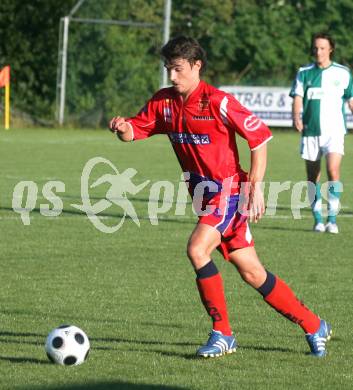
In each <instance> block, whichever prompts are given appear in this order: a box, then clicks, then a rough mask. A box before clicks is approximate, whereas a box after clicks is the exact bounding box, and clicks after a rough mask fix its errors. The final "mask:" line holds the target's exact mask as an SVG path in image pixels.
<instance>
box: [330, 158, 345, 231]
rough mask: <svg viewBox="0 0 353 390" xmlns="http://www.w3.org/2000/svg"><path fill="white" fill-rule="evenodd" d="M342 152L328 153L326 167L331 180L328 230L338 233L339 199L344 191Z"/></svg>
mask: <svg viewBox="0 0 353 390" xmlns="http://www.w3.org/2000/svg"><path fill="white" fill-rule="evenodd" d="M341 161H342V154H339V153H328V154H327V155H326V169H327V177H328V180H329V186H328V194H327V195H328V198H327V199H328V217H327V225H326V231H328V232H329V233H338V227H337V223H336V216H337V214H338V211H339V201H340V196H341V193H342V183H341V182H340V167H341Z"/></svg>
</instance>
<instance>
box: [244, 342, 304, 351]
mask: <svg viewBox="0 0 353 390" xmlns="http://www.w3.org/2000/svg"><path fill="white" fill-rule="evenodd" d="M239 349H247V350H251V351H262V352H290V353H297V351H296V350H294V349H291V348H282V347H260V346H258V345H243V344H242V345H240V346H239Z"/></svg>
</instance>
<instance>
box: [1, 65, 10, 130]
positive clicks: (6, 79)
mask: <svg viewBox="0 0 353 390" xmlns="http://www.w3.org/2000/svg"><path fill="white" fill-rule="evenodd" d="M1 87H5V129H6V130H9V128H10V66H9V65H7V66H4V67H3V68H2V69H1V71H0V88H1Z"/></svg>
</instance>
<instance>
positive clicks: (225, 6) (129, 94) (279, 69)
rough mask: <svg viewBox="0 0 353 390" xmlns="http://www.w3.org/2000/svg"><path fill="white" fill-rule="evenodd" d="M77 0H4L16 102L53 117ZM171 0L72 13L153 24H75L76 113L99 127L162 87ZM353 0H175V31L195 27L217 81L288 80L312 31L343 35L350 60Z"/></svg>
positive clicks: (341, 51) (72, 90)
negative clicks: (65, 26)
mask: <svg viewBox="0 0 353 390" xmlns="http://www.w3.org/2000/svg"><path fill="white" fill-rule="evenodd" d="M76 3H77V0H60V1H57V0H1V2H0V67H2V66H4V65H7V64H9V65H11V70H12V83H11V86H12V106H13V107H15V108H16V109H18V110H20V111H23V112H26V113H28V114H29V115H31V116H32V117H33V118H43V119H49V120H53V119H54V113H55V109H56V82H57V80H56V77H57V66H58V42H59V21H60V18H61V17H63V16H65V15H67V14H68V13H69V12H70V10H71V9H72V7H73V6H74V5H75V4H76ZM163 9H164V0H119V1H111V0H101V1H99V2H97V1H92V0H86V2H84V3H83V5H82V7H81V8H80V9H79V10H78V12H77V14H76V15H75V17H80V18H91V19H92V18H97V19H112V20H131V21H139V22H148V23H153V24H155V27H152V28H133V27H122V26H107V25H97V24H83V23H73V22H72V23H70V34H69V46H68V73H67V99H66V100H67V106H66V114H67V117H68V118H69V121H72V122H73V123H78V124H82V125H88V126H102V125H105V124H106V122H107V120H108V119H109V118H110V117H111V116H112V115H114V114H115V113H117V112H119V113H122V114H123V115H128V114H131V113H135V112H136V111H137V110H138V109H139V108H140V107H141V105H142V104H143V102H144V101H145V100H146V99H147V98H148V97H149V96H150V95H151V94H152V93H153V91H155V90H156V89H158V87H159V81H160V61H159V50H160V47H161V45H162V24H163ZM352 16H353V1H351V0H296V1H295V0H223V1H219V0H173V3H172V21H171V36H176V35H180V34H184V35H190V36H192V37H195V38H196V39H198V40H199V42H200V43H201V45H202V46H203V47H204V48H205V49H206V51H207V55H208V69H207V72H206V74H205V79H206V80H207V81H209V82H211V83H213V84H215V85H225V84H227V85H233V84H239V85H282V86H285V85H290V83H291V81H292V79H293V77H294V75H295V73H296V70H297V69H298V67H299V66H300V65H303V64H306V63H309V62H310V61H311V57H310V38H311V35H312V34H313V33H314V32H317V31H327V32H330V33H331V34H332V35H333V37H334V38H335V40H336V44H337V48H336V53H335V58H334V59H335V60H336V61H337V62H340V63H343V64H345V65H347V66H352V65H353V43H352V42H351V38H350V36H351V20H352Z"/></svg>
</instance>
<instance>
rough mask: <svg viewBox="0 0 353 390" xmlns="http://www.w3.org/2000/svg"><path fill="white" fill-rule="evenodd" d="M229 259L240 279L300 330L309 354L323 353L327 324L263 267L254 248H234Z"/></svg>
mask: <svg viewBox="0 0 353 390" xmlns="http://www.w3.org/2000/svg"><path fill="white" fill-rule="evenodd" d="M229 260H230V262H231V263H233V264H234V265H235V266H236V268H237V270H238V271H239V273H240V275H241V277H242V278H243V280H244V281H245V282H246V283H248V284H249V285H250V286H252V287H254V288H255V289H256V290H257V291H258V292H259V293H260V294H261V295H262V296H263V298H264V300H265V302H267V303H268V304H269V305H270V306H272V307H273V308H274V309H275V310H276V311H277V312H279V313H280V314H282V315H283V316H284V317H286V318H288V319H289V320H290V321H292V322H294V323H296V324H298V325H299V326H300V327H301V328H302V329H303V330H304V332H305V333H306V334H307V340H308V343H309V345H310V348H311V350H312V352H313V354H314V355H315V356H324V354H325V342H326V340H327V339H329V337H330V335H331V327H330V326H329V325H328V324H327V323H326V322H325V321H323V320H321V321H320V318H319V317H318V316H317V315H316V314H314V313H313V312H312V311H311V310H309V309H308V308H307V307H306V306H305V305H304V304H303V302H301V301H300V300H299V299H298V298H297V297H296V296H295V294H294V293H293V291H292V290H291V288H290V287H289V286H288V285H287V284H286V283H285V282H284V281H283V280H281V279H280V278H279V277H278V276H276V275H273V274H272V273H271V272H269V271H267V270H266V269H265V268H264V266H263V265H262V264H261V262H260V260H259V258H258V256H257V254H256V251H255V248H254V247H247V248H242V249H237V250H234V251H232V252H231V253H229ZM314 335H316V336H315V337H314Z"/></svg>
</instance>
